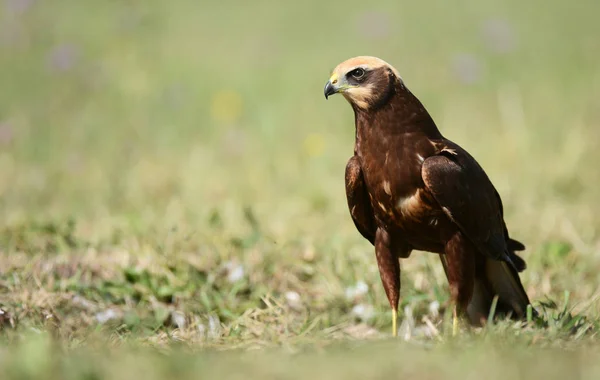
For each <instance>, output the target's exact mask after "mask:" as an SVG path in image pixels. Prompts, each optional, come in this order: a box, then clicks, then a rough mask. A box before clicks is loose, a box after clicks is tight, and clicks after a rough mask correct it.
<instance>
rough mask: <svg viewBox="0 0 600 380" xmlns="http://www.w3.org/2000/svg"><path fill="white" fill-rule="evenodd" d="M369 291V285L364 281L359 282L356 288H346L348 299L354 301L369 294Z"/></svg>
mask: <svg viewBox="0 0 600 380" xmlns="http://www.w3.org/2000/svg"><path fill="white" fill-rule="evenodd" d="M368 291H369V285H367V284H366V283H365V282H364V281H362V280H359V281H357V282H356V284H355V285H354V286H349V287H348V288H346V299H348V300H354V299H356V298H360V297H362V296H364V295H365V294H367V292H368Z"/></svg>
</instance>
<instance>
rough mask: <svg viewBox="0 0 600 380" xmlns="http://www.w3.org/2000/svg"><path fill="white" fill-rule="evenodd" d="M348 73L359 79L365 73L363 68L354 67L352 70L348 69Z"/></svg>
mask: <svg viewBox="0 0 600 380" xmlns="http://www.w3.org/2000/svg"><path fill="white" fill-rule="evenodd" d="M350 75H351V76H352V77H353V78H354V79H360V78H362V77H363V76H364V75H365V70H363V69H361V68H358V69H354V70H352V71H350Z"/></svg>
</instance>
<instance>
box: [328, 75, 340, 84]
mask: <svg viewBox="0 0 600 380" xmlns="http://www.w3.org/2000/svg"><path fill="white" fill-rule="evenodd" d="M337 80H338V75H337V73H333V75H332V76H331V78H329V81H330V82H331V83H332V84H336V83H337Z"/></svg>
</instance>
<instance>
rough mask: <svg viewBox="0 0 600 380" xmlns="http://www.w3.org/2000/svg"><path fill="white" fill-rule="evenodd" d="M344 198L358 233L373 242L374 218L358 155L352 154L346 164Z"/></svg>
mask: <svg viewBox="0 0 600 380" xmlns="http://www.w3.org/2000/svg"><path fill="white" fill-rule="evenodd" d="M346 198H347V200H348V208H349V209H350V215H352V220H353V221H354V225H355V226H356V228H357V229H358V231H359V232H360V234H361V235H362V236H363V237H364V238H365V239H367V240H368V241H370V242H371V244H373V245H374V244H375V231H376V227H375V220H374V217H373V209H372V208H371V201H370V199H369V194H368V192H367V186H366V184H365V180H364V177H363V173H362V168H361V166H360V162H359V161H358V157H356V156H352V157H351V158H350V160H348V164H347V165H346Z"/></svg>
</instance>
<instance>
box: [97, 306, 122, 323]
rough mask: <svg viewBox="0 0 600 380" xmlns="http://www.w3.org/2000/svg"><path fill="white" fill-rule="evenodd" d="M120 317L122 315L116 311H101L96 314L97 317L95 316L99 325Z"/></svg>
mask: <svg viewBox="0 0 600 380" xmlns="http://www.w3.org/2000/svg"><path fill="white" fill-rule="evenodd" d="M120 316H121V314H120V313H119V312H117V311H116V310H114V309H107V310H104V311H101V312H99V313H96V315H95V317H96V320H97V321H98V322H99V323H106V322H108V321H110V320H113V319H117V318H119V317H120Z"/></svg>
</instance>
